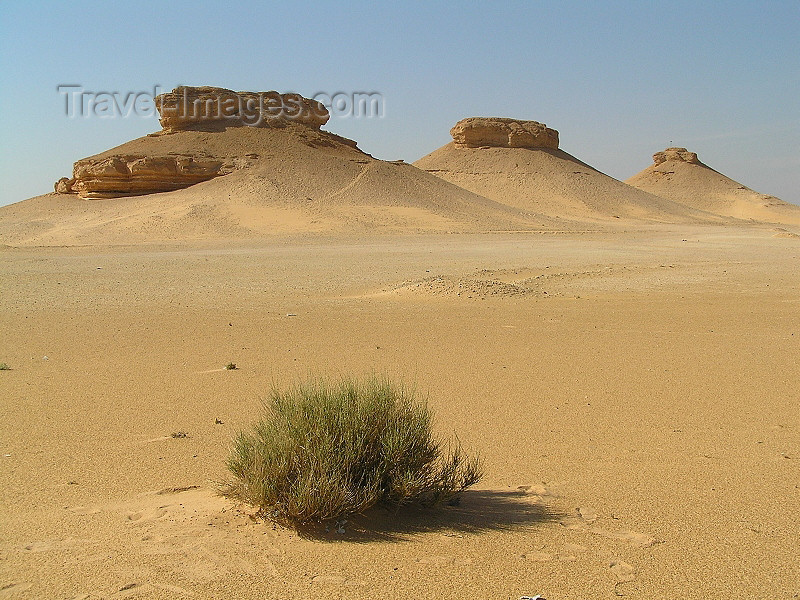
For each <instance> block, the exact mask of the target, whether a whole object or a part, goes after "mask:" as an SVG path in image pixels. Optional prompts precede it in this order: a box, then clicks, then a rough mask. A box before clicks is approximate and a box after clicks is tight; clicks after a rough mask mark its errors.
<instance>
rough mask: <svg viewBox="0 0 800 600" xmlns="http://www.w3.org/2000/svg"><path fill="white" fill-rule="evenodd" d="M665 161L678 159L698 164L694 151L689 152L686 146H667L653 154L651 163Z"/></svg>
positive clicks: (657, 163) (658, 163)
mask: <svg viewBox="0 0 800 600" xmlns="http://www.w3.org/2000/svg"><path fill="white" fill-rule="evenodd" d="M667 161H678V162H686V163H691V164H693V165H699V164H700V161H699V160H698V158H697V153H696V152H689V151H688V150H687V149H686V148H667V149H666V150H664V151H663V152H656V153H655V154H653V163H654V164H656V165H660V164H661V163H663V162H667Z"/></svg>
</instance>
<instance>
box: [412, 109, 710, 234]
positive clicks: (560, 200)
mask: <svg viewBox="0 0 800 600" xmlns="http://www.w3.org/2000/svg"><path fill="white" fill-rule="evenodd" d="M476 121H478V122H479V124H480V126H481V129H480V131H479V133H480V135H479V136H478V137H480V139H482V140H488V141H490V142H491V141H493V140H495V139H500V140H502V141H503V142H504V143H502V144H494V143H492V144H490V143H487V144H486V145H484V146H482V147H475V144H474V143H473V144H471V145H470V147H468V146H465V144H464V143H463V142H460V141H459V137H458V135H462V134H461V130H462V129H463V127H461V125H462V124H464V123H466V122H470V123H474V122H476ZM492 121H496V122H497V127H498V128H509V124H508V123H507V122H508V121H509V120H508V119H476V118H472V119H465V120H464V121H460V122H459V123H458V124H456V126H455V127H454V128H453V129H452V130H451V134H452V135H453V137H454V142H451V143H449V144H447V145H445V146H443V147H442V148H439V149H438V150H436V151H434V152H432V153H431V154H428V155H427V156H424V157H423V158H421V159H419V160H418V161H417V162H415V163H414V164H415V165H416V166H418V167H420V168H421V169H425V170H426V171H428V172H429V173H432V174H434V175H436V176H437V177H441V178H442V179H445V180H447V181H450V182H452V183H455V184H456V185H459V186H461V187H463V188H465V189H468V190H470V191H472V192H475V193H476V194H480V195H482V196H485V197H487V198H490V199H492V200H495V201H497V202H501V203H504V204H507V205H509V206H513V207H516V208H520V209H523V210H527V211H533V212H536V213H540V214H544V215H549V216H557V217H564V218H571V219H577V220H589V221H608V220H611V219H623V218H629V219H642V220H648V221H660V222H669V223H685V222H698V221H707V220H709V219H711V220H714V219H713V217H711V216H710V215H704V214H702V213H700V212H699V211H692V210H689V209H687V207H685V206H682V205H678V204H676V203H674V202H671V201H669V200H665V199H663V198H660V197H656V196H653V195H651V194H647V193H643V192H642V191H640V190H637V189H635V188H632V187H630V186H628V185H625V184H624V183H622V182H621V181H618V180H616V179H614V178H612V177H609V176H608V175H605V174H603V173H601V172H600V171H597V170H596V169H594V168H592V167H590V166H589V165H587V164H586V163H584V162H582V161H580V160H578V159H577V158H575V157H574V156H572V155H570V154H568V153H566V152H564V151H563V150H559V149H558V147H557V142H558V132H556V131H555V130H552V129H548V128H545V126H544V125H541V124H540V123H536V125H538V126H539V127H540V128H541V129H542V130H543V131H547V132H553V134H552V135H548V136H546V138H545V137H544V136H542V139H543V141H544V142H547V143H539V144H535V143H534V144H530V145H527V147H518V144H515V143H514V142H513V140H512V139H511V138H510V137H509V134H508V133H506V132H505V131H498V132H497V135H494V136H492V135H490V132H487V131H486V130H487V129H489V125H490V124H491V122H492ZM519 123H535V122H532V121H531V122H529V121H522V122H519ZM473 129H474V128H473ZM462 137H463V136H462ZM528 137H530V136H528ZM506 139H508V140H509V141H508V143H506V142H505V140H506ZM554 140H555V147H554V146H553V141H554Z"/></svg>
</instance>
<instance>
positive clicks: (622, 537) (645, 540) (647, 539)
mask: <svg viewBox="0 0 800 600" xmlns="http://www.w3.org/2000/svg"><path fill="white" fill-rule="evenodd" d="M589 533H591V534H594V535H599V536H602V537H605V538H608V539H611V540H618V541H620V542H627V543H629V544H631V545H632V546H637V547H639V548H650V547H651V546H655V545H656V544H658V543H660V542H659V540H657V539H656V538H654V537H653V536H651V535H647V534H646V533H639V532H636V531H608V530H606V529H600V528H599V527H592V528H591V529H589Z"/></svg>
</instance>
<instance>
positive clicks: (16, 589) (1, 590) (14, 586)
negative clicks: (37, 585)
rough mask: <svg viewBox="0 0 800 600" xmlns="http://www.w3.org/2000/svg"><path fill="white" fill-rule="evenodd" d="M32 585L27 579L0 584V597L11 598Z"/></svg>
mask: <svg viewBox="0 0 800 600" xmlns="http://www.w3.org/2000/svg"><path fill="white" fill-rule="evenodd" d="M32 586H33V584H32V583H28V582H27V581H25V582H20V583H7V584H5V585H0V598H13V597H14V596H16V595H17V594H21V593H22V592H24V591H26V590H29V589H30V588H31V587H32Z"/></svg>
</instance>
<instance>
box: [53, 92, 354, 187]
mask: <svg viewBox="0 0 800 600" xmlns="http://www.w3.org/2000/svg"><path fill="white" fill-rule="evenodd" d="M155 100H156V107H157V108H158V110H159V113H160V115H161V119H160V123H161V126H162V128H163V129H162V130H161V131H160V132H158V133H155V134H151V137H157V136H163V135H171V134H172V135H174V134H175V133H177V132H181V131H204V132H209V133H220V132H224V131H225V130H226V129H228V128H236V127H257V128H282V129H287V130H288V131H295V132H296V131H297V130H298V128H308V129H311V130H314V131H319V129H320V127H321V126H322V125H324V124H325V123H326V122H327V121H328V117H329V114H328V111H327V109H326V108H325V107H324V106H323V105H322V104H321V103H319V102H317V101H315V100H310V99H308V98H303V97H302V96H300V95H299V94H279V93H278V92H234V91H232V90H228V89H225V88H218V87H187V86H181V87H177V88H175V89H174V90H172V92H169V93H166V94H161V95H159V96H157V97H156V99H155ZM328 135H329V136H330V138H331V139H334V138H336V139H337V141H338V142H342V143H349V144H350V145H352V146H355V142H352V141H350V140H346V139H345V138H340V137H339V136H334V135H333V134H328ZM157 146H158V145H157V144H155V143H154V144H150V145H149V147H148V146H147V145H145V146H143V147H142V151H141V152H140V153H133V152H131V151H130V149H128V148H124V145H123V146H120V147H119V148H118V150H119V151H120V152H119V153H113V154H109V153H108V152H104V153H102V154H98V155H96V156H91V157H89V158H84V159H82V160H79V161H77V162H76V163H75V165H74V167H73V171H72V177H71V178H69V179H68V178H66V177H62V178H61V179H59V180H58V181H57V182H56V183H55V186H54V189H55V191H56V192H57V193H60V194H77V195H78V197H80V198H84V199H95V198H115V197H119V196H137V195H142V194H154V193H157V192H169V191H173V190H177V189H181V188H185V187H188V186H191V185H195V184H196V183H199V182H201V181H207V180H208V179H212V178H214V177H217V176H219V175H226V174H228V173H231V172H232V171H234V170H235V169H236V168H237V165H236V164H234V163H231V162H230V161H228V162H226V161H225V160H224V159H223V158H222V157H219V156H214V155H213V154H209V153H208V152H206V151H203V150H200V151H199V152H197V151H194V153H192V152H191V151H189V149H187V148H183V149H181V148H178V149H176V151H175V153H173V154H169V155H165V154H162V153H159V150H158V147H157Z"/></svg>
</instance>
